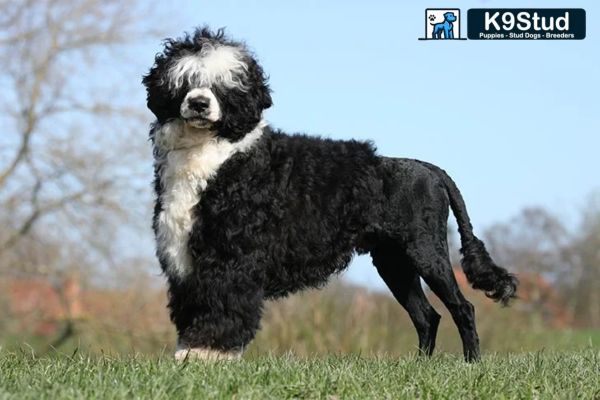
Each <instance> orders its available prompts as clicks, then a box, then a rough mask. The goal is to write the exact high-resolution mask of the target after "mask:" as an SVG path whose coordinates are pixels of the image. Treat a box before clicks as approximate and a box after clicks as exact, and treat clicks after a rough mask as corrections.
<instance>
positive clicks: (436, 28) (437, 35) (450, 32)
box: [430, 12, 456, 39]
mask: <svg viewBox="0 0 600 400" xmlns="http://www.w3.org/2000/svg"><path fill="white" fill-rule="evenodd" d="M455 21H456V15H454V13H453V12H447V13H444V22H439V23H437V24H434V23H431V22H430V24H431V25H433V32H432V36H433V38H434V39H441V38H442V33H443V34H444V39H454V24H452V23H453V22H455Z"/></svg>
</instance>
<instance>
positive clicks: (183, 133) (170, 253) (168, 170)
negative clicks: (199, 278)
mask: <svg viewBox="0 0 600 400" xmlns="http://www.w3.org/2000/svg"><path fill="white" fill-rule="evenodd" d="M265 125H266V123H265V122H264V121H261V122H260V123H259V124H258V125H257V126H256V128H254V130H253V131H252V132H250V133H249V134H247V135H246V136H244V138H243V139H242V140H240V141H238V142H235V143H232V142H230V141H228V140H226V139H223V138H218V137H216V136H215V135H214V133H213V132H211V131H209V130H206V129H195V128H193V127H191V126H189V125H187V124H185V123H184V122H183V121H182V120H180V119H178V120H173V121H170V122H167V123H166V124H164V125H162V126H159V127H156V128H155V131H154V142H155V146H156V149H157V151H156V154H155V163H156V165H157V167H158V170H159V174H160V182H161V185H162V187H163V192H162V194H161V198H160V200H161V203H162V211H161V212H160V214H159V216H158V221H157V223H158V232H157V245H158V248H159V252H160V253H161V254H165V255H167V257H168V260H167V261H168V267H167V274H169V276H171V277H176V278H180V279H181V278H184V277H185V276H186V275H187V274H188V273H189V271H190V270H191V258H190V254H189V251H188V237H189V234H190V232H191V230H192V226H193V225H194V218H193V215H192V208H193V207H194V206H195V205H196V204H198V202H199V201H200V195H201V192H202V191H203V190H204V189H206V186H207V184H208V181H209V180H210V179H211V178H212V177H213V176H214V175H215V174H216V173H217V171H218V169H219V167H220V166H221V165H222V164H223V163H224V162H225V161H227V159H228V158H229V157H231V156H232V155H233V154H235V153H237V152H244V151H246V150H248V149H249V148H251V147H252V145H253V144H254V143H255V142H256V141H257V140H258V139H259V138H260V137H261V135H262V132H263V128H264V126H265Z"/></svg>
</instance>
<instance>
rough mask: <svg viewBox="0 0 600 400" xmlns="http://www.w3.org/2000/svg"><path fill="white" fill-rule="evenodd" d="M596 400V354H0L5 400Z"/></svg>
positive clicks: (599, 387) (599, 362)
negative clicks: (203, 358) (195, 358)
mask: <svg viewBox="0 0 600 400" xmlns="http://www.w3.org/2000/svg"><path fill="white" fill-rule="evenodd" d="M44 398H47V399H61V398H106V399H118V398H127V399H131V398H144V399H146V398H152V399H161V398H164V399H178V398H196V399H203V398H222V399H231V398H235V399H269V398H273V399H282V398H316V399H356V398H369V399H380V398H381V399H386V398H391V399H398V398H409V399H412V398H433V399H436V398H442V399H460V398H472V399H490V398H499V399H508V398H518V399H522V398H525V399H529V398H536V399H537V398H547V399H556V398H571V399H598V398H600V352H599V351H598V350H597V349H592V348H590V349H587V350H580V351H571V352H538V353H523V354H507V355H487V356H485V357H484V359H483V361H482V362H481V363H477V364H467V363H465V362H463V361H462V360H461V359H460V358H458V357H457V356H455V355H448V354H441V355H437V356H435V357H434V358H433V359H431V360H424V359H421V358H419V357H415V356H408V357H401V358H392V357H366V356H357V355H345V356H326V357H318V358H299V357H295V356H291V355H288V356H282V357H272V356H261V357H256V358H251V359H249V360H244V361H239V362H226V361H220V362H211V363H202V362H185V363H182V364H177V363H175V362H174V361H172V360H171V359H170V357H167V356H165V357H163V358H159V359H146V358H142V357H134V358H112V357H108V356H104V357H98V358H91V357H87V356H80V355H75V356H73V357H68V356H64V355H63V356H61V355H57V356H53V357H46V358H36V357H33V356H31V355H28V354H26V353H23V352H21V353H7V352H4V353H0V399H44Z"/></svg>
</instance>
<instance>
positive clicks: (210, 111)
mask: <svg viewBox="0 0 600 400" xmlns="http://www.w3.org/2000/svg"><path fill="white" fill-rule="evenodd" d="M194 101H196V102H197V101H200V102H202V103H204V104H206V108H205V109H203V110H201V111H200V110H197V109H194V106H193V102H194ZM179 113H180V114H181V116H182V117H183V118H186V119H190V118H202V119H203V120H204V121H206V122H210V123H212V122H217V121H218V120H219V119H220V118H221V107H220V106H219V102H218V100H217V98H216V96H215V95H214V93H213V92H212V90H210V89H208V88H205V87H203V88H196V89H192V90H190V91H189V92H188V93H187V94H186V96H185V98H184V99H183V102H182V103H181V107H180V110H179ZM204 121H197V122H194V121H192V122H191V124H192V125H196V126H197V127H202V126H204V125H206V124H204Z"/></svg>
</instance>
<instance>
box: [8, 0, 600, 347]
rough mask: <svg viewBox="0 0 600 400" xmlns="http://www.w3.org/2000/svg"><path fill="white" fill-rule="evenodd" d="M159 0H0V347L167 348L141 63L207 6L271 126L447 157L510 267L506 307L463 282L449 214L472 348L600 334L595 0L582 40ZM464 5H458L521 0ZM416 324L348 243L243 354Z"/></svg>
mask: <svg viewBox="0 0 600 400" xmlns="http://www.w3.org/2000/svg"><path fill="white" fill-rule="evenodd" d="M156 3H158V2H150V1H142V0H131V1H127V2H124V1H117V0H79V1H75V0H39V1H32V0H21V1H12V0H0V84H1V87H2V90H1V92H0V109H1V111H0V126H2V130H1V133H0V226H1V227H2V229H1V230H0V347H1V348H3V349H19V348H20V349H26V350H27V351H30V350H31V351H35V352H36V353H38V354H52V353H53V352H55V351H60V352H72V351H74V349H78V351H80V352H86V353H90V354H100V353H110V354H132V353H143V354H151V355H154V354H162V353H163V352H167V353H170V352H171V351H172V350H173V348H174V343H175V332H174V329H173V327H172V325H171V324H170V322H169V320H168V315H167V310H166V293H165V280H164V278H163V277H162V276H161V275H160V268H159V266H158V264H157V261H156V259H155V256H154V242H153V237H152V232H151V229H150V226H151V225H150V221H151V211H152V202H153V193H152V187H151V184H150V182H151V180H152V157H151V148H150V144H149V142H148V140H147V134H148V129H149V124H150V122H151V121H152V115H151V114H150V112H149V111H148V110H147V109H146V107H145V92H144V88H143V87H142V85H141V76H142V75H143V74H144V73H146V72H147V70H148V69H149V67H150V66H151V65H152V63H153V59H154V55H155V54H156V53H157V52H159V51H160V50H161V40H162V39H163V38H166V37H176V36H180V35H181V34H182V33H183V32H184V31H188V32H189V31H191V30H193V28H194V27H196V26H199V25H203V24H208V25H209V26H211V27H213V28H219V27H227V30H228V32H229V34H230V35H231V36H232V37H234V38H237V39H243V40H244V41H246V42H247V43H248V45H249V46H250V48H251V49H252V50H253V51H254V52H255V53H256V55H257V56H258V58H259V60H260V61H261V62H262V64H263V66H264V69H265V71H266V72H267V73H268V74H269V75H270V82H271V87H272V89H273V100H274V106H273V108H272V109H271V110H269V111H268V112H267V114H266V118H267V120H268V121H269V122H270V123H271V124H272V125H274V126H276V127H279V128H282V129H284V130H287V131H289V132H305V133H311V134H319V135H322V136H327V137H332V138H339V139H348V138H359V139H370V140H373V141H374V142H375V143H376V144H377V146H378V149H379V153H380V154H382V155H387V156H398V157H410V158H419V159H424V160H427V161H429V162H432V163H435V164H438V165H440V166H441V167H443V168H444V169H446V170H447V171H448V172H449V173H450V175H451V176H452V177H454V179H455V180H456V182H457V183H458V186H459V187H460V188H461V190H462V192H463V195H464V197H465V200H466V203H467V206H468V208H469V212H470V214H471V218H472V220H473V224H474V226H475V230H476V233H477V234H478V235H479V236H481V237H482V238H484V239H485V240H486V243H487V244H488V247H489V250H490V252H491V253H492V256H493V257H495V259H496V260H497V261H498V262H499V263H500V264H502V265H504V266H506V267H508V268H509V269H510V270H511V271H514V272H516V273H518V275H519V278H520V280H521V287H520V293H519V295H520V299H519V300H518V301H516V302H515V303H514V305H513V306H512V307H510V308H504V309H503V308H500V307H498V306H497V305H496V304H494V303H492V302H491V301H489V300H488V299H487V298H485V296H484V295H483V294H482V293H481V292H475V291H473V290H471V289H469V287H468V284H467V283H466V282H465V279H464V276H463V275H462V272H461V271H460V269H459V268H458V252H457V250H456V249H457V243H458V237H457V234H455V233H454V232H455V231H456V229H455V224H454V221H453V218H451V221H450V229H449V240H450V243H451V244H452V248H453V251H452V252H453V254H452V256H453V260H454V263H455V265H457V268H458V269H457V270H456V274H457V278H458V280H459V282H460V283H461V286H462V287H463V290H464V292H465V294H466V296H467V297H468V298H469V299H470V300H471V301H472V302H473V303H474V304H475V305H476V309H477V318H478V325H479V333H480V336H481V340H482V347H483V348H484V350H486V351H500V352H504V351H526V350H541V349H572V348H580V347H585V346H594V347H596V348H597V347H599V346H600V177H599V175H598V172H599V171H600V159H599V157H598V149H599V148H600V134H599V133H600V113H599V112H598V110H600V96H599V95H598V93H599V91H600V58H599V55H598V54H599V53H598V51H597V49H598V48H600V40H599V39H598V34H599V33H600V30H599V29H598V24H595V23H594V21H595V20H596V19H597V16H598V14H599V13H598V11H599V10H600V6H599V5H598V4H597V2H593V1H591V0H590V1H580V2H578V4H577V6H578V7H583V8H585V9H586V11H587V21H588V26H587V38H586V39H585V40H583V41H452V42H445V41H439V42H432V41H429V42H423V41H418V40H417V38H418V37H423V36H424V34H425V33H424V32H423V29H424V14H425V12H424V10H425V8H427V7H437V6H444V4H433V3H429V2H412V3H410V5H408V4H406V5H405V4H403V3H401V2H395V1H377V2H366V1H365V2H359V1H328V2H318V1H306V0H305V1H290V2H281V1H260V2H256V1H244V2H242V1H224V0H222V1H218V2H217V1H214V2H200V1H191V0H190V1H172V2H160V4H156ZM545 4H546V3H545V2H542V1H527V4H526V5H525V4H522V3H520V4H519V5H518V6H519V7H544V5H545ZM457 6H460V7H461V9H462V13H463V17H464V16H466V10H467V9H468V8H476V7H497V8H498V7H511V6H516V5H515V4H513V3H511V2H501V1H492V0H490V1H461V2H459V4H458V5H457ZM556 6H561V5H560V4H557V5H556ZM562 6H565V7H566V6H572V5H571V4H570V3H569V5H567V4H563V5H562ZM464 35H466V26H464V25H463V36H464ZM432 301H433V303H434V306H435V307H436V309H437V310H438V311H439V312H441V313H442V314H443V317H444V318H443V319H442V324H441V328H440V336H439V346H438V348H440V349H441V350H445V351H454V352H460V341H459V337H458V334H457V332H456V330H455V328H454V325H453V324H452V322H451V318H450V317H449V315H448V314H447V313H446V312H445V309H444V308H443V306H441V304H440V303H439V302H438V301H437V299H435V297H434V296H432ZM416 344H417V342H416V334H415V331H414V329H413V327H412V325H411V323H410V321H409V319H408V318H407V316H406V315H405V312H404V310H403V309H402V308H401V307H400V306H399V305H398V304H397V303H396V302H395V300H394V299H393V298H392V297H391V295H390V294H389V293H388V291H387V289H386V288H385V286H384V285H383V283H382V282H381V281H380V279H379V277H378V276H377V274H376V271H375V269H374V268H373V267H372V266H371V263H370V258H369V257H368V256H362V257H357V258H356V259H355V260H354V262H353V264H352V266H351V267H350V268H349V270H348V271H347V272H345V273H344V274H342V275H341V276H340V277H335V278H332V282H331V284H330V285H329V286H328V287H327V288H326V289H324V290H321V291H308V292H305V293H303V294H301V295H296V296H292V297H290V298H288V299H285V300H282V301H278V302H273V303H268V305H267V307H266V309H265V317H264V319H263V324H262V330H261V331H260V333H259V334H258V336H257V338H256V340H255V341H254V342H253V344H252V345H251V348H250V349H249V353H250V354H251V355H257V354H264V353H275V354H279V353H284V352H288V351H293V352H294V353H297V354H300V355H309V354H322V353H328V352H360V353H363V354H370V353H386V354H392V355H398V354H405V353H408V352H414V351H415V349H416Z"/></svg>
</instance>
